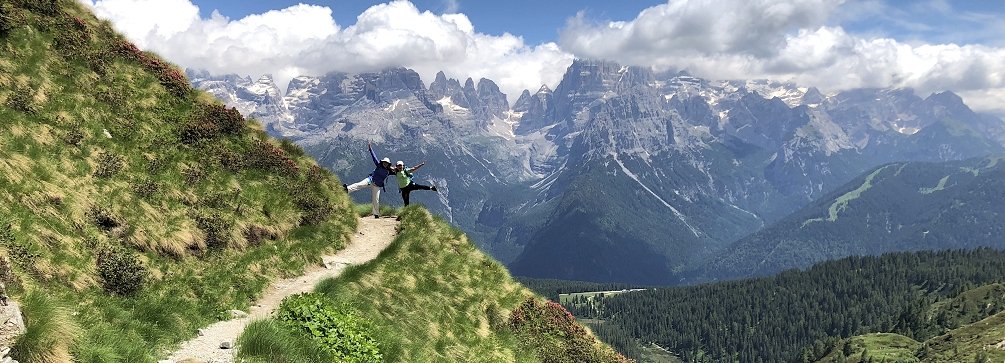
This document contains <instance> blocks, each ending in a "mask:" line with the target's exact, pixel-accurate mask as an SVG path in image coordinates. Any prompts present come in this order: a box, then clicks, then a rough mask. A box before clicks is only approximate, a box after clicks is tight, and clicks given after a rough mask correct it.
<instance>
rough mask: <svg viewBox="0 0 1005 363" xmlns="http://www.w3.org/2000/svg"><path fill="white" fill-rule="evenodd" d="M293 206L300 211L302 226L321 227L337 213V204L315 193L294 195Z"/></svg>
mask: <svg viewBox="0 0 1005 363" xmlns="http://www.w3.org/2000/svg"><path fill="white" fill-rule="evenodd" d="M304 190H308V189H304ZM293 205H295V206H296V207H297V209H300V225H301V226H316V225H319V224H321V222H324V221H325V220H327V219H328V217H330V216H331V215H332V213H335V204H334V203H332V201H331V200H330V199H328V198H327V197H324V196H319V195H315V194H313V193H299V194H294V198H293Z"/></svg>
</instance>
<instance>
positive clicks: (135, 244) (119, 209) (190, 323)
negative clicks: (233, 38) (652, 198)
mask: <svg viewBox="0 0 1005 363" xmlns="http://www.w3.org/2000/svg"><path fill="white" fill-rule="evenodd" d="M0 48H2V49H3V51H2V52H0V131H2V132H0V221H2V222H3V224H2V225H0V256H2V257H6V258H9V260H11V261H13V263H12V267H13V275H12V276H13V277H12V276H6V277H4V281H5V282H7V286H8V292H10V293H11V295H12V297H13V298H14V300H20V301H23V302H25V304H24V312H25V315H26V319H27V321H28V325H29V332H28V333H27V334H25V335H23V336H22V337H21V338H20V339H19V340H18V342H17V345H16V346H15V347H14V352H13V354H14V355H15V357H16V358H18V359H19V360H20V361H21V362H25V363H31V362H65V361H70V360H71V359H72V360H74V361H79V362H153V361H155V360H156V358H157V357H162V356H164V355H165V354H166V352H167V350H168V349H170V348H171V347H172V346H173V345H175V344H177V342H179V341H181V340H184V339H187V338H189V337H190V336H192V335H193V334H194V333H195V328H196V327H199V326H203V325H206V324H208V323H210V322H212V321H214V320H217V319H219V318H221V315H222V314H223V312H224V311H225V310H227V309H232V308H238V309H240V308H245V307H247V306H248V305H249V304H250V303H251V302H252V301H253V300H254V298H255V297H256V296H258V295H259V294H260V293H261V291H262V290H263V289H264V288H265V286H267V284H268V282H269V281H271V280H272V279H273V278H275V277H277V276H290V275H293V274H296V273H298V272H300V271H301V270H302V268H303V267H304V266H305V265H307V264H310V263H317V262H319V261H317V260H318V256H319V255H321V254H324V253H331V252H334V250H336V249H339V248H341V247H342V246H343V245H344V243H345V242H346V241H347V240H348V236H349V234H350V233H352V231H353V230H354V229H355V224H356V219H355V217H354V215H353V214H354V212H353V210H352V208H351V206H350V203H349V202H348V198H347V197H346V196H345V194H344V193H341V192H338V191H339V190H340V187H341V186H340V182H339V181H338V180H336V179H335V178H334V177H333V176H332V175H331V174H330V173H327V172H324V171H323V170H319V169H314V168H311V167H312V166H313V165H314V161H313V160H310V159H309V158H306V157H305V156H304V155H303V151H302V149H299V148H298V147H296V146H295V145H292V144H290V143H286V142H275V140H271V139H269V138H268V136H266V135H265V133H264V132H263V131H262V130H261V129H260V127H258V126H257V125H255V124H253V123H252V124H247V125H245V124H244V121H243V118H242V119H241V120H240V125H239V126H240V127H238V128H237V129H236V130H234V131H223V132H220V130H216V129H224V130H226V127H225V126H226V119H225V117H223V119H219V120H218V119H216V118H214V117H216V116H219V115H217V114H212V113H207V111H206V110H207V109H216V108H213V107H211V106H210V105H212V104H215V103H216V101H215V100H213V99H212V98H211V97H209V96H208V95H206V94H204V93H200V92H195V91H193V90H191V88H190V86H189V85H188V83H187V81H185V80H184V78H183V77H175V76H174V75H177V74H180V73H178V72H177V69H175V68H174V67H173V66H170V65H168V64H166V63H163V62H162V61H160V60H159V59H158V58H157V57H156V56H155V55H151V54H145V53H142V52H139V51H138V50H135V48H132V47H131V45H129V44H128V43H127V42H125V40H124V39H123V38H122V37H121V36H120V35H118V34H115V32H114V31H113V30H112V29H111V26H110V24H109V23H107V22H104V21H99V20H97V19H96V18H95V17H94V16H93V15H92V14H91V13H90V12H89V11H87V10H86V9H84V8H83V7H82V6H81V5H80V4H78V3H76V2H74V1H72V0H58V1H50V0H18V1H16V2H13V3H12V2H8V1H4V2H2V3H0ZM224 111H225V110H224ZM207 115H210V116H207ZM218 123H219V124H218ZM221 125H222V126H221ZM207 128H215V129H214V130H216V131H214V132H211V133H206V129H207ZM193 130H194V131H196V132H197V133H198V136H197V137H195V138H193V137H191V135H192V134H191V131H193ZM186 135H188V136H186ZM207 135H209V136H207ZM263 141H264V142H267V143H269V144H267V145H271V146H263V145H266V144H262V142H263ZM263 147H265V149H267V150H266V151H268V152H266V153H264V154H263V153H261V152H257V151H261V150H263V149H262V148H263ZM277 148H278V149H282V150H284V152H278V151H274V150H277ZM256 150H257V151H256ZM293 165H296V166H297V169H294V168H293V167H292V166H293ZM311 198H313V199H311ZM409 213H410V214H409V215H408V216H406V218H405V221H404V223H403V227H402V229H403V231H405V235H407V236H411V237H403V238H400V239H399V241H398V242H396V243H395V245H394V247H392V248H391V249H390V250H389V251H387V252H385V253H384V254H383V255H382V257H381V258H380V262H374V263H371V264H368V265H365V266H362V267H358V268H355V269H354V270H353V271H351V272H349V273H348V274H346V276H345V277H343V278H342V279H341V280H339V282H329V283H327V284H326V285H325V286H324V287H323V289H324V290H326V291H330V292H331V291H335V292H334V293H336V294H337V297H338V298H339V299H341V300H348V301H351V302H354V306H356V307H357V308H358V309H359V310H360V311H362V312H363V313H364V314H365V316H366V317H367V318H372V319H373V320H374V321H375V326H376V327H377V329H378V331H379V332H380V333H381V337H382V338H384V339H383V341H382V342H383V344H384V345H383V347H384V348H383V349H384V352H385V356H386V357H388V358H390V359H389V361H408V362H411V361H423V360H425V361H465V360H470V361H493V362H494V361H499V360H500V359H501V360H503V361H507V360H509V361H514V360H515V361H538V360H539V359H541V358H539V357H542V356H544V357H553V358H554V357H558V358H560V359H559V360H558V361H575V360H577V359H575V357H577V356H579V355H575V354H580V355H582V354H587V355H589V356H603V357H607V358H612V359H615V360H617V355H616V354H614V353H613V352H612V351H611V350H610V348H607V347H605V346H603V345H602V344H601V343H599V342H596V341H592V340H590V339H592V338H590V336H589V335H588V334H585V331H581V330H582V328H581V327H579V326H578V325H574V324H573V325H572V326H565V328H568V329H571V330H569V331H576V332H579V333H582V334H578V335H576V337H577V338H586V339H588V340H587V341H588V342H589V343H588V344H578V345H576V346H575V347H573V348H575V349H564V350H561V351H556V349H557V348H558V347H562V344H560V343H556V338H554V337H552V336H549V335H548V334H542V335H541V336H536V335H534V334H524V333H523V332H518V331H514V330H513V329H506V328H505V327H504V326H506V325H507V321H508V320H507V319H508V313H509V312H510V311H513V310H514V309H515V308H517V306H520V305H521V302H523V305H522V306H527V300H524V299H525V298H526V297H528V296H531V295H532V294H531V293H530V292H529V291H528V290H526V289H525V288H523V287H522V286H521V285H519V284H518V283H516V282H514V281H513V280H512V279H511V278H510V277H509V274H508V272H507V271H506V270H505V268H503V267H502V266H501V265H500V264H499V263H498V262H495V261H494V260H492V259H490V258H488V257H486V256H485V255H483V254H481V253H480V252H479V251H478V250H477V249H476V248H475V247H474V245H472V244H471V243H470V242H469V241H468V240H467V239H466V238H465V237H464V236H463V235H462V234H461V233H460V232H459V231H458V230H457V229H455V228H452V227H449V226H448V225H447V224H446V223H444V222H443V221H442V220H436V221H434V220H432V219H431V217H430V216H429V214H428V213H426V212H424V211H421V210H419V209H416V208H415V207H413V209H411V210H410V212H409ZM318 214H320V215H322V217H323V218H315V219H313V220H312V219H310V218H309V217H310V216H311V215H315V216H316V215H318ZM105 251H118V252H116V256H118V257H121V258H123V259H124V260H125V261H126V262H127V263H126V265H130V264H136V266H141V267H142V268H140V269H139V271H138V272H139V275H142V276H144V277H145V280H143V283H133V284H134V285H137V286H139V287H140V289H139V290H138V291H137V292H135V293H110V292H109V291H108V288H107V286H108V283H107V280H106V279H105V278H104V277H102V276H101V272H102V269H101V268H100V267H99V263H98V259H99V257H100V256H103V255H104V254H105V253H106V252H105ZM127 267H128V266H127ZM0 272H2V271H0ZM106 272H107V271H106ZM343 284H344V285H343ZM535 301H536V300H535ZM531 305H536V306H545V305H543V304H531ZM547 307H551V305H547ZM546 310H547V309H542V311H546ZM561 312H564V310H561ZM570 317H571V316H570ZM546 327H547V326H546ZM576 328H578V330H577V329H576ZM548 331H554V330H548ZM574 342H580V341H579V340H576V341H574ZM542 344H550V345H547V346H545V345H542ZM583 352H586V353H583ZM565 353H569V354H565ZM542 354H543V355H542ZM563 354H564V355H563ZM605 360H607V359H605Z"/></svg>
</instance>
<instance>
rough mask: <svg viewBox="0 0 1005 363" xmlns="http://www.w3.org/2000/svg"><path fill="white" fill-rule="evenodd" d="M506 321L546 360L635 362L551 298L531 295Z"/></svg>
mask: <svg viewBox="0 0 1005 363" xmlns="http://www.w3.org/2000/svg"><path fill="white" fill-rule="evenodd" d="M507 325H508V327H509V328H510V329H511V330H512V331H513V332H514V333H516V335H517V336H518V337H519V338H520V341H521V344H522V345H525V346H527V347H529V348H531V349H534V350H535V352H537V356H538V358H540V359H541V361H543V362H546V363H552V362H555V363H558V362H570V363H571V362H602V363H607V362H611V363H615V362H616V363H624V362H633V361H632V360H629V359H628V358H625V357H624V356H623V355H621V354H620V353H618V352H615V351H614V350H613V349H611V348H610V347H608V346H604V345H603V344H601V343H600V342H599V341H597V339H596V338H595V337H593V335H591V334H589V333H588V332H587V331H586V329H585V328H583V326H582V325H579V323H577V322H576V318H575V317H574V316H572V314H571V313H569V311H568V310H565V308H564V307H562V305H559V304H557V303H554V302H551V301H548V302H546V303H544V304H542V303H541V302H540V301H538V300H537V299H535V298H533V297H528V298H527V300H525V301H524V302H523V304H520V306H519V307H517V308H516V309H514V310H513V312H512V313H510V318H509V322H508V324H507Z"/></svg>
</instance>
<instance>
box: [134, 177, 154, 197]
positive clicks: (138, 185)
mask: <svg viewBox="0 0 1005 363" xmlns="http://www.w3.org/2000/svg"><path fill="white" fill-rule="evenodd" d="M160 189H161V186H160V184H157V182H155V181H153V180H149V179H147V180H139V181H136V182H134V183H133V185H132V190H133V193H136V195H138V196H140V197H143V198H146V199H150V198H151V197H153V196H154V194H157V192H159V191H160Z"/></svg>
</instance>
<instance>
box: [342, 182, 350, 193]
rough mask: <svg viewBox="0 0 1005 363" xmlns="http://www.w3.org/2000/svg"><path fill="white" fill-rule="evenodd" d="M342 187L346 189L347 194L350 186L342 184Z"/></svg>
mask: <svg viewBox="0 0 1005 363" xmlns="http://www.w3.org/2000/svg"><path fill="white" fill-rule="evenodd" d="M342 189H345V192H346V193H347V194H348V193H349V186H348V185H345V184H342Z"/></svg>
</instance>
